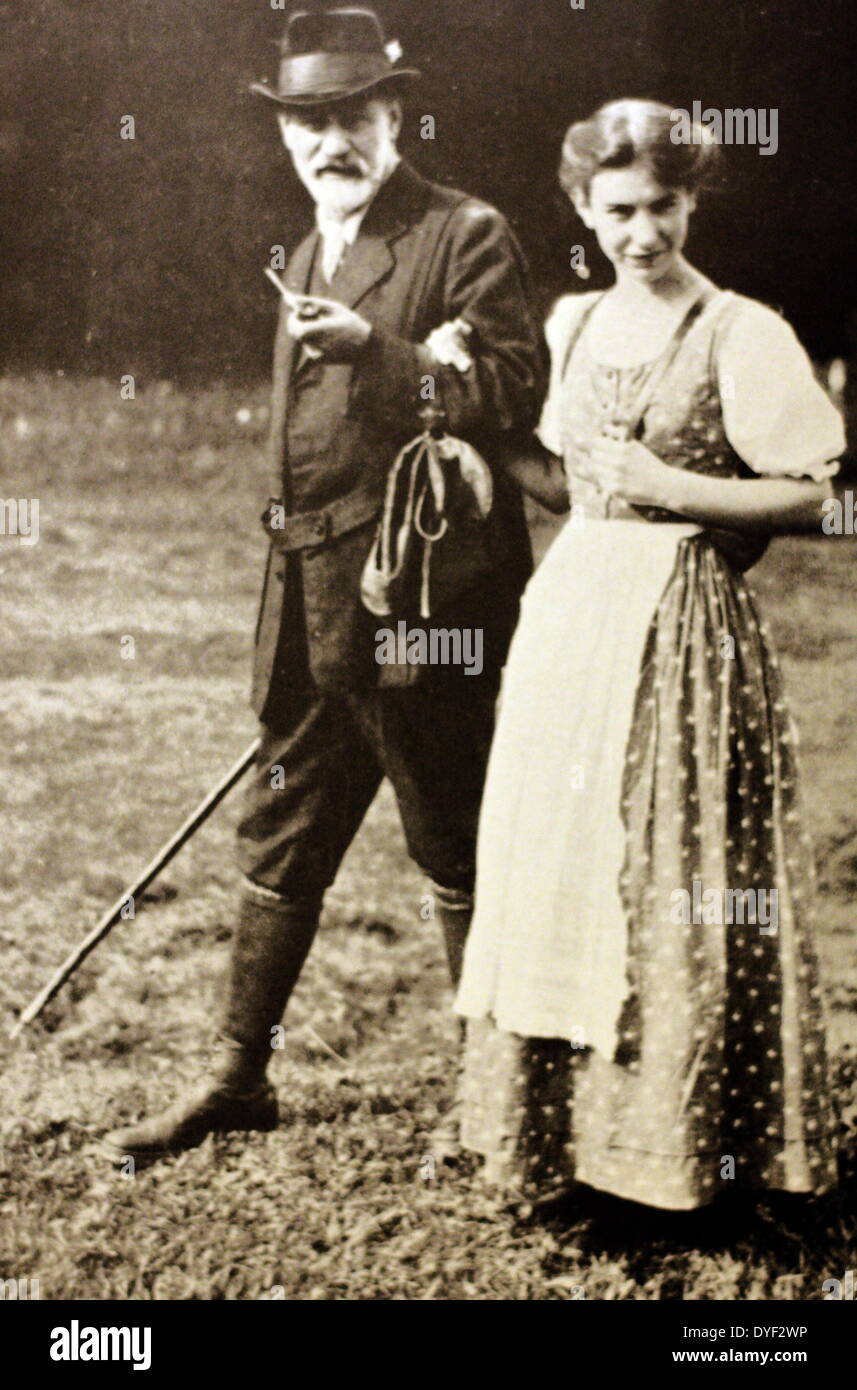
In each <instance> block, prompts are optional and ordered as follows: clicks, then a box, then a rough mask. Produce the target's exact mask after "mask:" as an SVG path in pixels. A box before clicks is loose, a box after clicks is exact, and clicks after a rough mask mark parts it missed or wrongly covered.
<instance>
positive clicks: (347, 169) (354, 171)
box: [314, 164, 365, 179]
mask: <svg viewBox="0 0 857 1390" xmlns="http://www.w3.org/2000/svg"><path fill="white" fill-rule="evenodd" d="M323 174H339V175H344V176H345V177H346V178H350V179H362V178H365V173H364V171H363V170H362V169H361V168H360V167H359V166H358V165H356V164H322V165H321V166H320V167H319V168H318V169H316V170H315V171H314V176H315V178H317V179H318V178H321V176H322V175H323Z"/></svg>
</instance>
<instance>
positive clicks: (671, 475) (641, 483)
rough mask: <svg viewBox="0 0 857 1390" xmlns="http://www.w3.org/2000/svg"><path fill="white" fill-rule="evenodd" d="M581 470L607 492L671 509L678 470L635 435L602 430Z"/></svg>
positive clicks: (629, 499)
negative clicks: (623, 436) (622, 435)
mask: <svg viewBox="0 0 857 1390" xmlns="http://www.w3.org/2000/svg"><path fill="white" fill-rule="evenodd" d="M580 471H581V473H582V474H583V476H584V477H585V478H587V479H588V481H589V482H592V483H594V484H595V486H596V487H597V488H599V490H600V491H601V492H603V493H606V494H607V495H608V496H609V495H611V494H613V495H616V496H619V497H624V498H625V500H626V501H627V502H631V503H636V505H637V506H646V507H664V508H666V509H667V510H670V509H671V497H672V491H673V483H674V481H675V476H676V472H677V470H676V469H675V468H671V467H670V465H669V464H668V463H664V462H663V461H662V460H661V459H659V458H658V457H657V455H656V454H653V453H652V451H651V449H647V448H646V446H645V445H644V444H641V443H640V442H639V440H636V439H618V438H614V437H612V436H611V435H609V434H602V435H599V437H598V438H597V439H596V440H595V442H594V444H593V445H592V449H591V453H590V456H589V460H588V462H587V463H586V464H585V465H584V466H583V467H582V468H581V470H580Z"/></svg>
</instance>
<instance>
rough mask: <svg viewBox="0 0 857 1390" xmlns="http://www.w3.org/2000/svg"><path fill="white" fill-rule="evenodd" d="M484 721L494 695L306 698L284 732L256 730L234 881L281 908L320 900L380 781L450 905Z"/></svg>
mask: <svg viewBox="0 0 857 1390" xmlns="http://www.w3.org/2000/svg"><path fill="white" fill-rule="evenodd" d="M493 717H494V701H493V698H484V697H483V698H478V697H476V698H474V697H469V698H467V699H465V698H464V697H459V698H458V699H456V700H452V699H448V700H446V701H443V700H438V699H437V698H434V699H432V698H429V697H428V696H427V694H425V693H424V692H423V691H421V690H419V689H407V690H390V691H369V692H366V693H365V694H364V695H360V696H357V695H347V696H339V695H336V696H332V695H328V694H321V693H318V694H314V695H311V696H307V697H306V698H305V699H304V700H303V701H302V703H301V705H300V707H299V708H297V709H296V711H295V716H294V718H293V720H292V721H291V725H290V727H289V728H286V729H278V730H272V729H266V728H264V727H263V729H262V747H261V749H260V752H259V755H258V758H257V761H256V764H255V766H254V769H253V772H252V774H251V776H252V781H251V784H250V786H249V788H248V791H247V794H246V799H245V805H244V813H243V816H242V819H241V823H240V826H239V831H238V860H239V866H240V868H241V870H242V872H243V873H244V874H245V876H246V877H247V878H248V879H250V880H251V881H252V883H254V884H256V885H259V886H261V888H262V889H263V890H266V889H267V890H269V891H271V892H274V893H276V894H278V895H280V896H281V897H285V898H287V899H288V900H289V901H299V900H300V901H304V900H307V901H308V900H318V901H320V900H321V897H322V896H323V894H324V892H325V890H326V889H327V888H328V887H329V886H330V884H331V883H332V882H333V880H334V878H335V876H336V873H337V870H338V869H339V865H340V863H341V862H342V859H343V856H344V855H345V852H346V850H347V849H348V846H349V845H350V844H351V841H352V839H353V838H354V836H355V834H356V832H357V830H358V828H359V826H360V824H361V822H362V820H363V818H364V816H365V814H366V812H367V810H368V809H369V806H370V805H371V803H372V801H373V799H374V797H375V794H376V792H377V790H378V787H379V786H380V783H381V781H382V780H383V778H384V777H385V776H388V777H389V778H390V780H391V782H392V784H393V789H394V791H395V794H396V799H397V802H398V806H399V811H400V815H401V818H402V824H403V827H404V831H405V838H406V841H407V846H408V851H409V853H410V855H411V857H412V858H413V859H414V860H415V861H416V863H417V864H418V865H419V866H420V868H422V869H423V871H424V872H425V873H426V874H427V875H428V876H429V878H430V879H432V881H433V883H434V885H436V886H437V891H438V892H439V893H441V894H451V895H452V897H451V898H450V905H453V903H454V901H455V895H464V897H465V898H466V899H467V900H468V901H469V897H470V894H471V893H472V890H473V880H474V872H475V857H476V828H477V824H478V818H479V804H480V801H481V796H482V787H483V783H484V777H485V767H486V763H487V757H488V750H489V748H490V742H491V735H492V732H493Z"/></svg>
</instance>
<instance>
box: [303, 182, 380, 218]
mask: <svg viewBox="0 0 857 1390" xmlns="http://www.w3.org/2000/svg"><path fill="white" fill-rule="evenodd" d="M311 191H312V195H313V198H314V199H315V202H316V204H317V206H318V209H319V211H320V212H321V214H322V216H323V217H326V218H329V219H330V220H331V221H332V222H344V221H345V219H346V218H348V217H350V216H351V214H352V213H355V212H359V210H360V209H361V208H364V207H365V206H366V204H367V203H369V202H371V200H372V199H373V198H374V196H375V194H376V193H377V191H378V183H377V181H376V180H374V179H369V178H363V179H355V178H351V179H339V178H334V177H331V176H330V175H322V177H321V178H320V179H314V180H313V186H312V190H311Z"/></svg>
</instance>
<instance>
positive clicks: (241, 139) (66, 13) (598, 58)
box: [0, 0, 857, 382]
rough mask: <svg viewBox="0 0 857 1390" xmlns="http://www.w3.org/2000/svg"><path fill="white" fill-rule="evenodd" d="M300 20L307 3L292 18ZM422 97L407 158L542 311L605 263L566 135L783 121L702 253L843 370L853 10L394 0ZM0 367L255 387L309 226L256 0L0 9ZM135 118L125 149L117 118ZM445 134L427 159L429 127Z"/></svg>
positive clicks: (849, 346) (148, 0)
mask: <svg viewBox="0 0 857 1390" xmlns="http://www.w3.org/2000/svg"><path fill="white" fill-rule="evenodd" d="M298 7H300V6H298ZM378 9H379V12H380V13H381V14H382V16H383V18H384V19H385V21H386V22H387V26H388V36H389V37H392V36H397V37H398V38H399V39H400V40H401V42H402V44H403V47H404V50H405V56H406V58H407V59H408V60H409V61H410V62H413V63H415V64H416V65H417V66H420V67H421V68H422V69H423V72H424V81H423V82H422V84H421V85H420V87H419V88H418V90H417V93H416V94H415V96H414V97H413V99H412V101H411V104H410V107H409V111H408V116H407V120H406V137H405V145H404V148H405V151H406V153H409V154H410V155H412V156H413V158H414V159H415V160H416V162H418V163H419V166H420V168H421V169H422V170H423V171H424V172H425V173H427V174H429V175H431V176H434V177H437V178H439V179H441V180H443V181H447V182H452V183H455V184H457V185H460V186H463V187H464V188H466V189H467V190H468V191H471V192H474V193H479V194H481V195H482V196H484V197H486V198H488V199H489V200H490V201H492V202H494V203H496V204H497V205H499V206H500V207H501V208H502V209H503V211H504V212H506V213H507V215H508V216H509V217H510V218H511V220H512V222H513V224H514V225H515V227H516V228H517V231H518V233H519V235H520V237H521V239H522V241H523V243H524V246H525V249H526V251H527V253H528V255H529V258H530V261H531V263H532V267H533V272H534V276H535V281H536V285H537V288H538V292H539V295H540V296H541V298H542V299H543V301H544V302H545V303H547V301H548V300H549V299H550V298H551V297H552V296H554V295H555V294H557V293H559V292H560V291H562V290H563V289H566V288H573V287H574V286H575V285H579V281H576V280H575V279H574V277H573V275H571V273H570V271H569V268H568V265H569V251H570V248H571V246H572V245H573V244H575V243H578V242H579V243H581V244H583V245H584V246H585V247H586V250H587V258H588V259H589V261H590V262H591V264H592V265H593V268H594V269H595V277H594V279H593V280H592V281H591V282H590V285H597V284H599V283H601V282H602V281H603V278H604V267H603V263H602V262H601V260H600V258H599V256H598V254H597V252H596V251H595V250H594V248H593V247H592V245H591V242H590V240H589V238H588V234H586V233H585V232H584V230H583V228H582V227H581V226H580V224H579V223H578V222H577V221H576V219H575V218H574V217H573V214H572V213H571V210H570V208H569V207H568V205H567V203H566V202H565V200H564V198H563V197H562V195H561V194H560V193H559V191H558V188H557V185H556V164H557V157H558V151H559V146H560V142H561V139H562V135H563V132H564V130H565V128H566V126H567V125H568V123H569V122H570V121H571V120H574V119H577V118H580V117H582V116H585V115H588V114H589V113H590V112H591V110H592V109H593V108H594V107H595V106H596V105H597V104H599V103H600V102H602V101H604V100H607V99H608V98H611V97H616V96H623V95H625V96H627V95H636V96H652V97H658V98H661V99H663V100H666V101H668V102H670V103H671V104H673V105H676V106H684V107H687V108H690V107H691V104H692V102H693V101H694V99H698V100H700V101H701V102H702V103H703V107H705V106H709V105H710V106H714V107H717V108H720V109H723V108H725V107H729V106H735V107H755V108H760V107H777V108H778V110H779V151H778V153H777V154H776V155H774V156H760V155H759V154H758V153H757V151H756V150H755V149H751V148H743V149H742V148H732V149H729V150H727V151H726V169H727V172H728V178H727V183H726V187H725V188H724V189H723V190H722V191H719V192H717V193H715V194H712V195H710V197H709V199H708V201H707V203H706V204H705V205H704V208H703V211H702V212H701V213H700V214H698V216H697V218H696V221H695V225H694V230H693V234H692V242H691V245H690V247H689V252H690V255H691V258H692V259H694V260H695V261H696V263H697V264H698V265H699V266H700V268H701V269H703V270H704V271H706V273H708V274H710V275H711V276H712V277H713V278H714V279H715V280H716V281H717V282H719V283H721V284H724V285H728V286H731V287H732V288H734V289H737V290H740V291H742V292H744V293H749V294H752V295H756V296H758V297H760V298H762V299H764V300H766V301H768V302H770V303H773V304H776V305H778V306H779V307H781V308H782V309H784V311H785V312H786V314H787V315H788V316H789V318H791V320H792V321H793V322H794V324H795V326H796V327H797V329H798V331H799V333H800V334H801V335H802V337H803V338H804V340H805V341H806V343H807V345H808V346H809V348H810V350H811V351H812V352H813V353H814V354H815V355H816V356H817V357H819V358H822V359H824V358H829V357H831V356H834V355H843V356H846V357H853V356H854V354H855V348H857V342H855V335H857V323H855V298H857V296H855V278H854V245H855V231H857V216H855V210H854V201H855V188H857V184H855V178H854V172H855V171H854V153H853V151H854V143H855V138H854V129H855V117H854V100H853V93H854V86H855V71H856V70H857V43H855V33H857V15H855V9H854V0H772V3H767V4H760V3H758V0H756V2H755V3H752V0H751V3H739V0H710V2H709V3H700V0H586V8H585V9H583V10H575V9H572V8H571V6H570V3H569V0H421V3H417V0H387V2H386V3H381V4H379V6H378ZM0 25H2V35H3V38H2V45H3V48H2V55H0V90H2V92H3V94H4V109H3V113H2V123H0V237H2V253H3V261H4V274H3V285H2V290H0V296H2V298H0V309H2V314H3V323H4V330H5V331H4V333H3V335H2V353H3V361H2V366H4V367H5V368H6V369H9V368H14V369H26V368H31V367H37V368H42V369H58V368H62V369H64V370H66V371H68V372H99V373H105V374H108V375H111V376H113V375H115V376H119V375H120V374H122V373H124V372H133V373H135V374H137V375H138V376H142V377H150V378H151V377H170V378H174V379H177V380H181V381H185V382H192V381H194V380H205V379H211V378H224V379H226V380H230V381H235V382H239V381H252V380H255V379H257V378H259V377H260V376H263V375H264V374H266V373H267V371H268V367H269V358H270V348H271V335H272V323H273V314H274V310H275V305H274V303H273V299H274V295H273V292H272V291H271V290H270V287H269V286H268V285H267V284H266V282H265V281H264V279H263V277H262V268H263V266H264V265H265V264H266V262H267V260H268V256H269V249H270V247H271V245H272V244H274V243H283V244H284V245H285V246H286V248H287V249H290V248H291V247H292V245H293V244H294V242H295V240H296V239H297V237H298V236H299V235H300V233H301V231H302V230H303V229H304V228H305V226H306V225H307V224H308V221H309V217H310V209H309V206H308V203H307V200H306V197H305V195H304V193H303V190H302V189H301V188H300V187H299V185H298V184H297V182H296V180H295V179H294V177H293V175H292V174H291V171H290V168H289V165H288V161H287V157H286V155H285V153H284V151H282V149H281V147H280V145H279V137H278V133H277V129H276V125H275V121H274V119H273V114H272V108H271V107H270V106H269V105H268V103H266V102H264V101H263V100H261V99H259V98H255V97H252V96H250V95H249V94H248V93H247V90H246V89H247V84H248V82H249V81H251V80H252V79H253V78H257V77H261V76H263V75H266V76H268V77H271V78H273V77H274V76H275V73H276V67H277V53H276V49H275V47H274V44H273V40H274V39H275V38H276V37H277V36H278V35H279V34H280V33H281V32H282V30H283V29H284V27H285V15H284V13H283V12H282V11H276V10H272V8H271V5H270V0H205V3H203V2H202V0H123V3H117V0H19V3H17V4H3V3H0ZM126 114H130V115H133V116H134V117H135V119H136V126H137V130H136V136H137V138H136V139H135V140H134V141H126V140H122V139H120V137H119V129H120V119H121V117H122V116H123V115H126ZM423 114H432V115H434V116H435V118H436V123H437V138H436V140H435V141H434V142H433V143H432V142H428V141H426V142H424V141H421V140H420V139H419V117H420V116H421V115H423Z"/></svg>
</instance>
